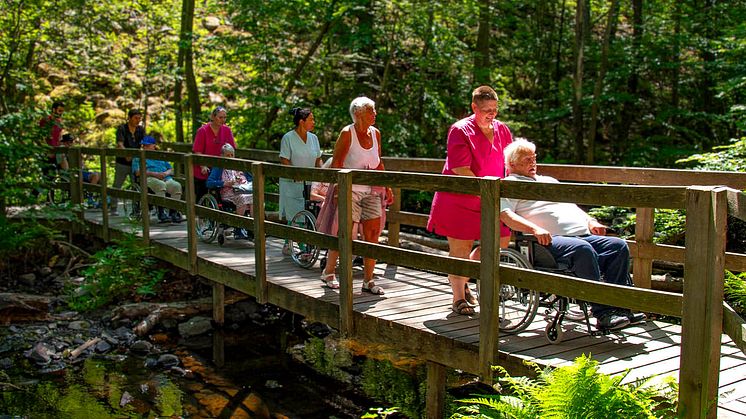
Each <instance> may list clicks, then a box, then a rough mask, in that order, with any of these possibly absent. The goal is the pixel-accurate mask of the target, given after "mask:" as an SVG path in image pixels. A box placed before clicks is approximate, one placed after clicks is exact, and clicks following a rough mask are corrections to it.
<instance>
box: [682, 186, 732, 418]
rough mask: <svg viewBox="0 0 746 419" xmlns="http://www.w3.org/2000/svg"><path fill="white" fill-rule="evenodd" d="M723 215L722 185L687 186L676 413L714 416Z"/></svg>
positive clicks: (724, 196) (720, 322) (720, 319)
mask: <svg viewBox="0 0 746 419" xmlns="http://www.w3.org/2000/svg"><path fill="white" fill-rule="evenodd" d="M727 216H728V202H727V194H726V191H725V190H724V189H723V188H713V187H702V186H693V187H690V188H688V189H687V194H686V264H685V266H684V296H683V298H684V304H683V309H682V310H683V313H682V317H681V361H680V362H681V363H680V376H679V415H680V416H681V417H686V418H715V417H717V396H718V379H719V375H720V340H721V338H722V333H723V327H722V326H723V282H724V269H725V228H726V222H727Z"/></svg>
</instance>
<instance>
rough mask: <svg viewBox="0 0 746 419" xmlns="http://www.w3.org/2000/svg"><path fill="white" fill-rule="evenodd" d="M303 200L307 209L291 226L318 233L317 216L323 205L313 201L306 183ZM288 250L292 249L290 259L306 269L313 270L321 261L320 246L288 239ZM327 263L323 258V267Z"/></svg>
mask: <svg viewBox="0 0 746 419" xmlns="http://www.w3.org/2000/svg"><path fill="white" fill-rule="evenodd" d="M303 200H304V202H305V208H304V209H303V210H301V211H298V213H297V214H295V215H294V216H293V218H292V219H291V220H290V222H289V225H291V226H293V227H300V228H303V229H306V230H311V231H316V216H318V214H319V211H320V210H321V205H320V203H319V202H317V201H313V200H311V185H310V184H309V183H306V182H304V185H303ZM288 248H289V249H290V257H291V258H292V259H293V262H294V263H295V264H296V265H298V266H300V267H301V268H305V269H310V268H312V267H313V266H314V265H315V264H316V261H317V260H319V255H320V254H321V249H320V248H319V247H318V246H316V245H313V244H310V243H300V242H296V241H294V240H292V239H288ZM325 262H326V258H323V259H322V263H323V265H326V263H325ZM323 265H322V269H323Z"/></svg>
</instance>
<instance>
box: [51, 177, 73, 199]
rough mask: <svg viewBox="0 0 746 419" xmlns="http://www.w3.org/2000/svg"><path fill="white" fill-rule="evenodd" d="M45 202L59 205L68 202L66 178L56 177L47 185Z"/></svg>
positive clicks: (68, 181)
mask: <svg viewBox="0 0 746 419" xmlns="http://www.w3.org/2000/svg"><path fill="white" fill-rule="evenodd" d="M47 201H49V203H51V204H55V205H60V204H64V203H66V202H70V179H69V178H67V176H62V175H60V176H57V177H56V178H55V179H54V181H52V182H51V184H49V189H48V190H47Z"/></svg>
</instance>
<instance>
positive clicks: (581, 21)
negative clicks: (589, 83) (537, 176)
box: [572, 0, 587, 162]
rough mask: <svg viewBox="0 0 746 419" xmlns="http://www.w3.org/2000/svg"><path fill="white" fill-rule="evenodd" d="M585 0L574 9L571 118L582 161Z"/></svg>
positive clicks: (578, 154) (578, 159)
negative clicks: (573, 64)
mask: <svg viewBox="0 0 746 419" xmlns="http://www.w3.org/2000/svg"><path fill="white" fill-rule="evenodd" d="M585 4H586V3H585V1H582V0H581V1H578V2H577V6H576V9H575V46H574V51H573V52H574V56H575V75H574V77H573V82H572V88H573V96H572V120H573V131H574V134H575V161H576V162H582V161H583V158H584V155H585V153H584V151H585V150H584V148H585V145H584V143H583V110H582V108H581V104H580V101H581V100H582V99H583V59H584V56H583V50H584V48H585V25H586V23H587V22H586V21H585V17H586V13H585V10H584V9H585Z"/></svg>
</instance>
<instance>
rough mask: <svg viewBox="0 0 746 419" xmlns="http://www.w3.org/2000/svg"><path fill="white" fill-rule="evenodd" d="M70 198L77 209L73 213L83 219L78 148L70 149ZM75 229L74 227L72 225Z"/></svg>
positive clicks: (81, 159)
mask: <svg viewBox="0 0 746 419" xmlns="http://www.w3.org/2000/svg"><path fill="white" fill-rule="evenodd" d="M68 163H69V165H70V200H71V201H72V202H71V203H72V204H73V205H74V206H75V207H76V208H78V209H76V210H74V213H75V215H76V216H77V217H78V218H79V219H80V221H84V219H85V210H84V209H83V176H82V172H81V171H82V168H83V154H82V152H81V151H80V148H77V147H75V148H73V149H72V150H70V161H69V162H68ZM73 229H76V227H73Z"/></svg>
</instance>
